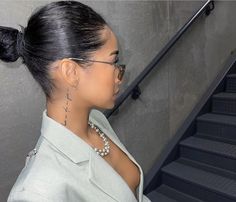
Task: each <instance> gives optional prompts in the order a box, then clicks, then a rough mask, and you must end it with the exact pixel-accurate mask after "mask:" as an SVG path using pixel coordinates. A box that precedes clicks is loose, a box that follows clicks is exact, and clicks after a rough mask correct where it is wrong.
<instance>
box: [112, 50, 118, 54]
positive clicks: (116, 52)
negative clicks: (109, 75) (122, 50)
mask: <svg viewBox="0 0 236 202" xmlns="http://www.w3.org/2000/svg"><path fill="white" fill-rule="evenodd" d="M115 54H117V55H118V54H119V51H118V50H115V51H113V52H111V53H110V55H115Z"/></svg>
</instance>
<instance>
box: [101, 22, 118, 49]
mask: <svg viewBox="0 0 236 202" xmlns="http://www.w3.org/2000/svg"><path fill="white" fill-rule="evenodd" d="M102 38H103V39H105V40H106V43H105V44H104V45H103V47H102V49H103V50H104V51H110V52H112V51H114V50H118V41H117V37H116V35H115V34H114V32H113V31H112V30H111V29H110V28H109V27H107V26H106V27H105V29H104V30H102Z"/></svg>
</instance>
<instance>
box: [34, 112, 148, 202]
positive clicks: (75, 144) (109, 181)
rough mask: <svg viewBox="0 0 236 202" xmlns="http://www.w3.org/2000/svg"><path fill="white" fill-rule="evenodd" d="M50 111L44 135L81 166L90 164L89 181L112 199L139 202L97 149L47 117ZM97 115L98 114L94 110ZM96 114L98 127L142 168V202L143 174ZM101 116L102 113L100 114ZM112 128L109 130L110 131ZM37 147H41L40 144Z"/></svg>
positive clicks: (46, 118) (45, 115) (121, 201)
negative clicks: (86, 163)
mask: <svg viewBox="0 0 236 202" xmlns="http://www.w3.org/2000/svg"><path fill="white" fill-rule="evenodd" d="M46 112H47V111H46V109H45V110H44V111H43V119H42V127H41V135H42V137H43V138H46V139H47V140H48V141H49V142H51V144H53V145H54V146H55V147H57V149H58V150H60V151H61V152H62V153H63V154H65V155H66V156H67V157H68V158H70V159H71V160H72V161H73V162H74V163H76V164H78V163H80V162H83V161H88V163H89V166H88V167H89V175H88V179H89V180H90V181H91V183H93V184H94V185H96V186H97V187H98V188H99V189H101V191H103V192H104V193H106V194H107V195H109V196H110V197H112V198H113V199H114V200H116V201H117V202H137V199H136V197H135V196H134V194H133V192H132V190H131V189H130V187H129V186H128V184H127V183H126V181H125V180H124V179H123V178H122V177H121V176H120V175H119V174H118V173H117V172H116V170H115V169H114V168H113V167H112V166H111V165H110V164H109V163H108V162H107V161H106V160H105V159H103V157H101V156H100V155H98V154H97V153H96V152H95V151H94V150H93V148H92V147H91V146H90V145H88V143H86V142H85V141H84V140H83V139H81V138H80V137H79V136H77V135H75V134H74V133H73V132H72V131H70V130H69V129H67V128H66V127H64V126H63V125H61V124H60V123H58V122H56V121H55V120H54V119H52V118H50V117H48V116H47V113H46ZM93 112H94V113H96V112H95V111H93ZM93 112H92V113H91V114H90V116H89V120H91V121H92V122H93V123H94V124H96V125H97V126H98V127H99V128H100V129H101V130H102V131H103V132H104V133H105V134H106V135H107V136H108V137H109V138H110V139H111V140H112V141H113V142H114V143H115V144H116V145H117V146H118V147H119V148H120V149H121V150H122V151H123V152H124V153H125V154H127V156H128V157H129V158H130V159H131V160H132V161H133V162H134V163H135V164H136V165H137V166H138V168H139V171H140V183H139V185H138V187H137V189H136V194H137V195H138V201H139V202H142V194H143V193H142V192H143V171H142V168H141V166H140V165H139V164H138V163H137V162H136V160H135V159H134V158H133V156H132V155H131V154H130V153H129V152H128V151H127V150H126V148H125V146H124V145H123V144H122V143H121V142H120V140H119V139H118V137H117V136H116V134H115V132H114V131H113V130H112V128H111V127H109V126H107V125H106V124H105V123H104V122H102V121H100V119H99V120H97V119H98V118H95V117H93V115H92V114H93ZM100 113H101V112H100ZM108 127H109V128H108ZM37 144H40V143H39V142H38V143H37Z"/></svg>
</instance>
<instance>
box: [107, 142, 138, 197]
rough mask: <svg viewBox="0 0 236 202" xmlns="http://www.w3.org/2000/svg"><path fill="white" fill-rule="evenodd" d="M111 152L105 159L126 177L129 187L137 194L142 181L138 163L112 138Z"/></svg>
mask: <svg viewBox="0 0 236 202" xmlns="http://www.w3.org/2000/svg"><path fill="white" fill-rule="evenodd" d="M109 142H110V153H109V155H107V156H106V157H105V160H106V161H107V162H108V163H109V164H110V165H111V166H112V167H113V168H114V170H115V171H116V172H117V173H118V174H119V175H120V176H121V177H122V178H123V179H124V181H125V182H126V183H127V185H128V186H129V188H130V189H131V190H132V192H133V193H134V195H136V193H135V190H136V188H137V186H138V185H139V183H140V171H139V168H138V167H137V165H136V164H135V163H134V162H133V161H132V160H131V159H130V158H129V157H128V156H127V155H126V153H125V152H123V151H122V150H121V149H120V148H119V147H118V146H117V145H116V144H114V143H113V142H112V141H111V140H110V139H109Z"/></svg>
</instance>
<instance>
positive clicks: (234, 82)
mask: <svg viewBox="0 0 236 202" xmlns="http://www.w3.org/2000/svg"><path fill="white" fill-rule="evenodd" d="M226 92H236V74H228V75H226Z"/></svg>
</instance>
